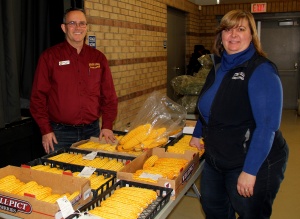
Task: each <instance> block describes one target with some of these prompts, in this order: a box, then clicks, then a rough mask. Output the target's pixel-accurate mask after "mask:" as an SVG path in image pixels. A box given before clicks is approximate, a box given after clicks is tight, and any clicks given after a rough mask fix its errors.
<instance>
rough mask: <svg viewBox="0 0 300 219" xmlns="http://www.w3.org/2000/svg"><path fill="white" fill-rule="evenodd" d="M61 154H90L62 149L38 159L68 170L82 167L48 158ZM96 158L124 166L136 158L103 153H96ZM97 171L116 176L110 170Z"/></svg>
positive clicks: (83, 151)
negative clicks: (109, 159) (119, 162)
mask: <svg viewBox="0 0 300 219" xmlns="http://www.w3.org/2000/svg"><path fill="white" fill-rule="evenodd" d="M62 153H69V154H83V155H86V154H89V153H91V151H89V150H78V149H75V148H62V149H60V150H57V151H54V152H52V153H50V154H47V155H45V156H43V157H41V158H40V159H41V160H42V162H43V163H47V164H51V165H53V166H61V165H63V166H65V167H68V168H71V167H72V166H74V167H82V166H81V165H77V164H70V163H65V162H60V161H55V160H51V159H49V158H51V157H54V156H56V155H59V154H62ZM96 157H100V158H105V157H108V158H111V159H116V160H117V161H121V162H123V163H124V165H126V164H127V163H129V162H131V161H132V160H134V159H135V158H136V157H134V156H126V155H119V154H112V153H105V152H97V156H96ZM97 169H98V170H101V171H103V172H107V173H110V174H114V175H115V176H116V171H112V170H106V169H101V168H97Z"/></svg>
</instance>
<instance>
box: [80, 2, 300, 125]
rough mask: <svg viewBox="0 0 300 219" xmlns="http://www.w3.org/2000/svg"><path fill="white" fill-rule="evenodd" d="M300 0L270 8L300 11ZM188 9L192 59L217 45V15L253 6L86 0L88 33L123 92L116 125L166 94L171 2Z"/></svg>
mask: <svg viewBox="0 0 300 219" xmlns="http://www.w3.org/2000/svg"><path fill="white" fill-rule="evenodd" d="M299 5H300V3H299V0H297V1H295V0H293V1H288V0H286V1H284V2H278V1H274V2H269V1H268V3H267V6H268V7H267V10H268V12H289V11H299V9H300V6H299ZM168 6H170V7H174V8H177V9H180V10H182V11H185V12H186V21H187V22H186V36H187V37H186V54H187V55H186V63H188V60H189V57H190V54H192V52H193V48H194V45H196V44H202V45H204V46H205V47H206V48H208V49H211V46H212V43H213V39H214V30H215V27H216V25H217V19H216V16H217V15H223V14H225V13H226V12H227V11H229V10H231V9H236V8H241V9H245V10H250V3H244V4H225V5H214V6H202V9H201V10H199V8H198V5H194V4H193V3H190V2H189V1H188V0H85V1H84V7H85V10H86V14H87V20H88V23H89V26H88V35H95V36H96V45H97V49H99V50H100V51H102V52H103V53H104V54H105V55H106V57H107V59H108V60H109V64H110V67H111V71H112V74H113V78H114V83H115V87H116V91H117V95H118V98H119V110H118V117H117V120H116V122H115V125H114V129H116V130H123V129H124V128H125V127H126V125H127V123H130V122H131V121H132V120H133V119H134V118H135V115H136V114H137V112H138V111H139V110H140V108H141V106H142V104H143V103H144V101H145V100H146V99H147V97H148V96H149V95H150V94H151V92H153V91H154V90H158V91H160V92H162V93H164V94H166V88H167V84H166V83H167V51H166V49H164V48H163V41H164V40H167V7H168Z"/></svg>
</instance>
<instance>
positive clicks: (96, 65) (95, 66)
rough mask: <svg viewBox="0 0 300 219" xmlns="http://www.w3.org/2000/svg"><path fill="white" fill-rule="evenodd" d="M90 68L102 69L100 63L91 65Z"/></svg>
mask: <svg viewBox="0 0 300 219" xmlns="http://www.w3.org/2000/svg"><path fill="white" fill-rule="evenodd" d="M89 67H90V68H100V63H89Z"/></svg>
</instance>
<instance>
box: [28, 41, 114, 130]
mask: <svg viewBox="0 0 300 219" xmlns="http://www.w3.org/2000/svg"><path fill="white" fill-rule="evenodd" d="M117 106H118V98H117V95H116V92H115V88H114V84H113V79H112V75H111V71H110V69H109V66H108V62H107V59H106V57H105V55H104V54H103V53H102V52H100V51H99V50H96V49H94V48H92V47H90V46H88V45H86V44H84V45H83V48H82V50H81V52H80V54H77V50H76V49H75V48H74V47H72V46H71V45H70V44H69V43H68V42H67V41H64V42H63V43H60V44H58V45H55V46H53V47H51V48H48V49H47V50H46V51H44V52H43V53H42V55H41V56H40V58H39V61H38V65H37V68H36V72H35V76H34V82H33V85H32V93H31V100H30V112H31V115H32V116H33V118H34V119H35V121H36V122H37V124H38V125H39V127H40V129H41V133H42V135H44V134H47V133H49V132H52V128H51V126H50V121H51V122H55V123H65V124H72V125H76V124H90V123H91V122H93V121H95V120H97V119H99V118H100V116H102V128H106V129H112V126H113V121H114V120H115V119H116V116H117Z"/></svg>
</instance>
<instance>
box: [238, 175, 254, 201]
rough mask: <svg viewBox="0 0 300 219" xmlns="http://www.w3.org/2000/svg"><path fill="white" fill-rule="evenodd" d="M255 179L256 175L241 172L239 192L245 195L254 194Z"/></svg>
mask: <svg viewBox="0 0 300 219" xmlns="http://www.w3.org/2000/svg"><path fill="white" fill-rule="evenodd" d="M255 181H256V176H253V175H251V174H248V173H246V172H244V171H243V172H241V174H240V176H239V178H238V182H237V191H238V193H239V194H240V195H242V196H244V197H250V196H252V195H253V191H254V185H255Z"/></svg>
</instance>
